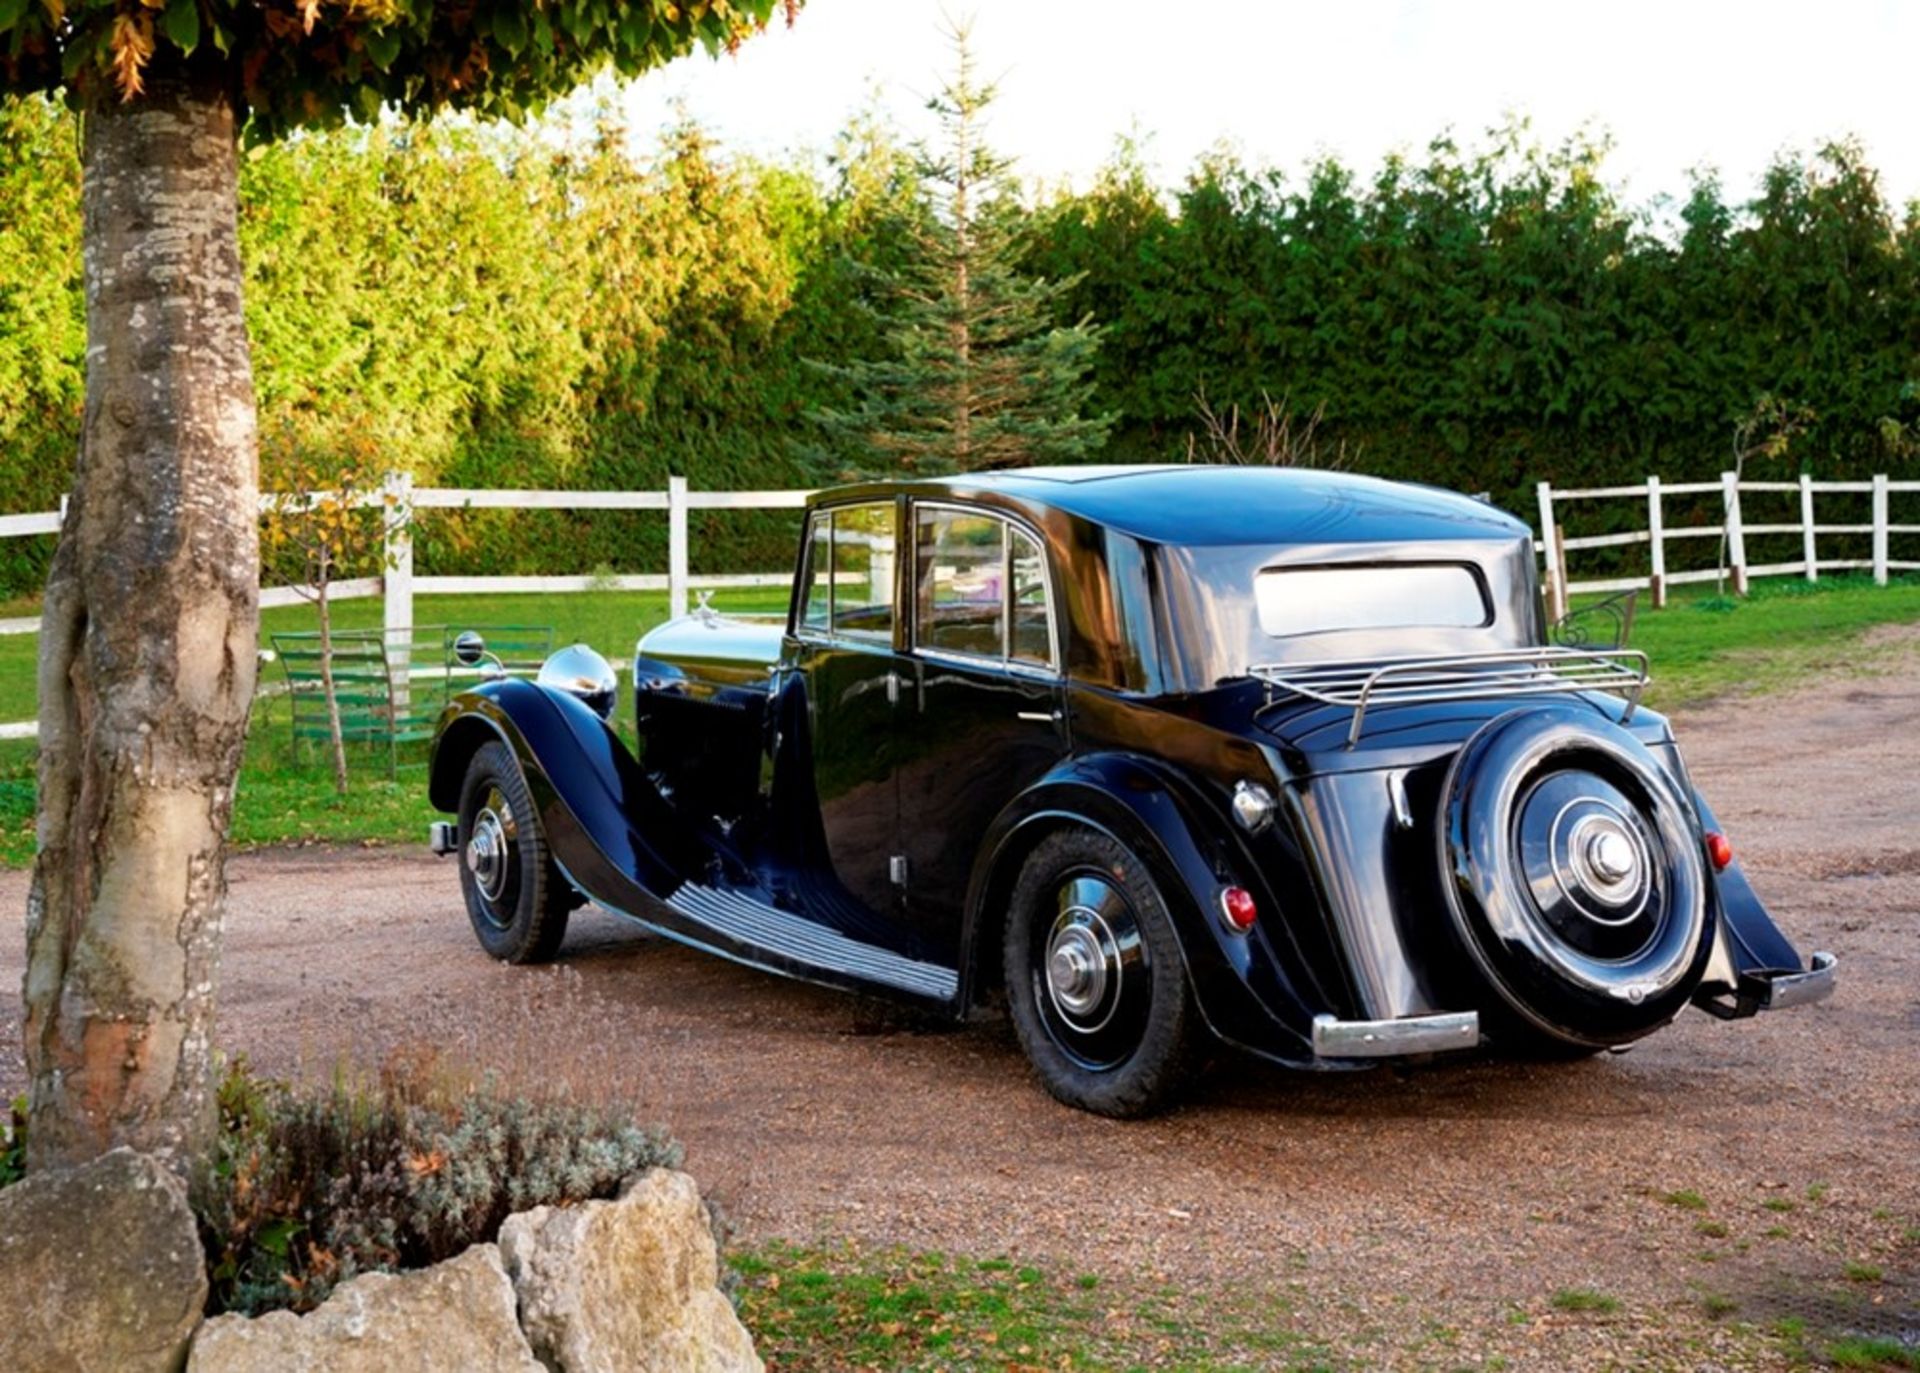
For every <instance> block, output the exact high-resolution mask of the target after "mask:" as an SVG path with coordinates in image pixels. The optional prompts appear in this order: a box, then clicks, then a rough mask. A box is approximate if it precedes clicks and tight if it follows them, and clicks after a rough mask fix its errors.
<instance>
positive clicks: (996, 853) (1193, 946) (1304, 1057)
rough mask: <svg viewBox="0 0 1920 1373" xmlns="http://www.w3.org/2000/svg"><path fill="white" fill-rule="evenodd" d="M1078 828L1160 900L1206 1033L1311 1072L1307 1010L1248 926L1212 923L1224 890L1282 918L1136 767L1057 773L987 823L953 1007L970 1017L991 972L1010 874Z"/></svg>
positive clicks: (1207, 826) (1170, 783)
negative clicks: (1087, 830) (1047, 843)
mask: <svg viewBox="0 0 1920 1373" xmlns="http://www.w3.org/2000/svg"><path fill="white" fill-rule="evenodd" d="M1068 824H1078V825H1085V826H1089V827H1091V828H1093V829H1096V830H1100V831H1103V832H1105V833H1107V834H1110V835H1112V836H1113V837H1114V838H1116V839H1118V840H1120V841H1121V842H1122V843H1124V844H1126V845H1127V846H1128V847H1129V848H1131V849H1132V850H1133V851H1134V852H1135V853H1137V854H1139V856H1140V858H1141V861H1142V862H1144V863H1146V865H1147V867H1148V869H1149V871H1150V872H1151V873H1152V874H1153V877H1154V881H1155V884H1156V885H1157V886H1158V887H1159V889H1160V891H1161V893H1162V894H1163V895H1164V896H1165V897H1166V900H1167V907H1168V910H1169V912H1170V913H1171V915H1172V917H1173V923H1174V929H1175V932H1176V934H1177V935H1178V937H1179V941H1180V948H1181V955H1182V957H1183V958H1184V959H1185V960H1186V965H1187V974H1188V980H1189V982H1190V984H1191V985H1192V987H1193V991H1194V997H1195V1000H1196V1002H1197V1003H1198V1005H1199V1009H1200V1013H1201V1015H1202V1017H1203V1018H1204V1019H1205V1020H1206V1022H1207V1025H1208V1026H1209V1028H1211V1029H1212V1030H1213V1032H1214V1033H1215V1034H1216V1035H1218V1036H1219V1037H1220V1038H1221V1039H1223V1040H1226V1041H1228V1042H1229V1043H1233V1044H1237V1045H1240V1046H1242V1047H1244V1048H1248V1049H1251V1050H1253V1051H1255V1052H1256V1053H1260V1054H1262V1055H1264V1056H1266V1057H1269V1058H1274V1059H1278V1060H1280V1061H1282V1062H1286V1063H1292V1064H1310V1063H1312V1062H1313V1061H1314V1053H1313V1048H1312V1033H1313V1013H1314V1007H1313V1006H1312V1005H1311V1004H1310V1000H1309V998H1307V997H1303V996H1302V995H1301V993H1300V990H1299V987H1298V984H1297V980H1296V978H1294V977H1292V976H1289V973H1288V971H1287V969H1286V966H1285V963H1284V960H1283V959H1282V958H1281V957H1280V956H1279V955H1278V953H1277V952H1276V940H1275V939H1274V938H1273V937H1272V936H1271V935H1270V933H1269V931H1267V930H1266V929H1265V928H1263V927H1261V926H1256V927H1255V928H1254V930H1253V931H1252V932H1251V933H1249V934H1245V935H1242V934H1237V933H1235V932H1233V931H1232V930H1230V929H1229V928H1228V927H1227V926H1226V924H1225V922H1224V921H1223V920H1222V919H1221V918H1220V914H1219V912H1220V894H1221V891H1222V890H1223V889H1224V888H1225V887H1228V886H1234V885H1238V886H1243V887H1246V888H1247V889H1248V890H1250V891H1252V892H1253V893H1254V895H1255V898H1256V900H1258V901H1259V903H1260V909H1261V910H1262V912H1265V913H1269V915H1277V914H1278V913H1279V912H1280V911H1281V910H1282V909H1283V907H1282V906H1281V904H1280V903H1279V902H1278V900H1277V899H1276V897H1275V894H1274V892H1273V890H1272V888H1271V885H1270V884H1269V883H1268V882H1267V880H1266V877H1265V875H1264V874H1263V873H1262V872H1260V871H1259V870H1258V867H1257V865H1255V864H1253V863H1251V862H1249V861H1248V860H1247V859H1246V857H1245V855H1244V853H1242V852H1240V851H1239V848H1238V845H1237V844H1235V843H1233V842H1231V840H1230V839H1229V838H1227V837H1226V836H1222V835H1221V834H1220V828H1221V827H1220V825H1219V822H1217V821H1214V822H1212V823H1209V819H1208V812H1207V810H1206V808H1205V806H1204V804H1203V803H1202V802H1201V801H1200V799H1199V798H1198V796H1196V795H1195V794H1193V792H1192V789H1191V788H1190V787H1189V786H1188V785H1187V784H1185V783H1184V782H1183V781H1182V779H1181V778H1180V777H1179V776H1178V774H1176V773H1174V772H1173V771H1171V770H1170V769H1168V768H1166V767H1165V766H1164V765H1163V764H1159V763H1156V762H1153V761H1151V760H1149V759H1145V758H1141V757H1139V756H1137V755H1132V754H1122V753H1105V754H1092V755H1082V756H1079V757H1074V758H1069V759H1066V760H1064V761H1063V762H1061V763H1060V764H1059V765H1058V766H1056V767H1055V768H1054V769H1053V770H1052V771H1050V772H1048V773H1047V774H1046V775H1045V776H1044V777H1042V778H1041V779H1040V780H1039V781H1037V782H1035V783H1034V784H1033V785H1032V786H1031V787H1029V788H1028V789H1027V790H1025V791H1024V792H1022V793H1021V794H1020V795H1019V796H1018V797H1017V798H1015V800H1014V801H1013V802H1011V803H1010V804H1009V805H1008V806H1007V807H1006V809H1004V810H1003V811H1002V812H1001V813H1000V815H999V816H998V817H997V818H996V819H995V820H994V822H993V824H992V825H991V826H990V827H989V828H988V830H987V833H986V836H985V838H984V840H983V842H982V843H981V845H980V848H979V851H978V852H979V856H978V857H977V858H976V860H975V863H974V868H973V873H972V877H971V879H970V880H969V882H968V890H967V903H966V917H965V928H964V931H963V936H962V947H963V949H964V950H965V956H964V960H963V961H964V970H963V975H964V979H965V985H964V986H963V987H962V990H961V996H962V1004H964V1005H977V1004H979V1003H980V1001H981V1000H982V999H983V996H984V994H985V992H986V989H987V987H988V986H989V985H990V984H991V983H992V981H993V980H994V979H993V975H992V974H993V970H995V969H997V968H998V967H999V966H1000V964H999V960H1000V949H1001V940H1002V935H1003V931H1004V919H1005V911H1006V905H1007V901H1008V899H1009V898H1010V896H1011V894H1012V891H1013V887H1014V884H1015V882H1016V881H1017V880H1018V877H1019V872H1020V866H1021V864H1022V863H1023V862H1024V861H1025V859H1026V856H1027V854H1028V853H1030V852H1031V851H1032V849H1033V847H1034V846H1035V845H1036V844H1038V843H1039V841H1040V840H1041V839H1042V838H1043V837H1044V836H1045V835H1046V834H1047V833H1048V832H1049V831H1051V830H1052V829H1055V828H1057V827H1060V826H1063V825H1068Z"/></svg>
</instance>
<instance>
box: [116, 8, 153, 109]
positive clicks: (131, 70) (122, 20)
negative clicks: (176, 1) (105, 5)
mask: <svg viewBox="0 0 1920 1373" xmlns="http://www.w3.org/2000/svg"><path fill="white" fill-rule="evenodd" d="M107 46H108V50H109V51H110V52H111V53H112V54H113V62H112V66H113V83H114V85H115V86H116V87H117V88H118V89H119V91H120V99H121V100H123V101H126V100H132V99H133V98H134V97H135V96H137V95H139V94H140V93H141V92H142V91H144V90H146V88H147V87H146V82H144V81H143V80H141V77H140V73H141V72H142V71H144V70H145V69H146V65H147V63H148V61H149V60H151V58H152V57H153V16H152V15H151V14H149V13H148V12H147V11H145V10H140V11H138V12H136V13H133V14H117V15H115V16H114V19H113V36H112V37H111V38H110V39H109V40H108V45H107Z"/></svg>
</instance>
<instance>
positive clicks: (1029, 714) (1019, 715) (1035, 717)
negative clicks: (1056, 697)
mask: <svg viewBox="0 0 1920 1373" xmlns="http://www.w3.org/2000/svg"><path fill="white" fill-rule="evenodd" d="M1014 718H1015V719H1017V720H1032V721H1035V722H1036V723H1038V724H1043V725H1057V724H1059V723H1060V721H1061V720H1062V719H1063V718H1064V717H1063V716H1062V715H1061V714H1060V712H1059V711H1057V710H1022V711H1017V712H1016V713H1015V715H1014Z"/></svg>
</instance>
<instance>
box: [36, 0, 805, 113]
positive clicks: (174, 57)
mask: <svg viewBox="0 0 1920 1373" xmlns="http://www.w3.org/2000/svg"><path fill="white" fill-rule="evenodd" d="M774 3H775V0H643V2H642V3H639V4H612V3H609V0H538V3H534V4H488V5H464V4H455V5H449V4H435V3H434V2H433V0H136V3H126V2H125V0H0V89H5V90H11V91H16V92H20V91H55V90H62V89H64V90H66V91H67V92H68V93H69V94H71V95H72V96H73V97H74V99H75V100H76V102H78V103H84V102H85V101H86V100H87V99H88V98H90V97H94V96H97V95H99V94H100V93H102V92H111V93H112V94H114V95H116V96H117V97H118V98H120V99H121V100H133V99H136V98H138V97H139V96H140V94H141V93H142V92H143V90H144V89H145V84H146V79H147V73H148V71H149V69H150V68H152V67H154V66H156V65H158V66H161V67H163V68H165V67H181V66H185V67H188V68H190V69H191V68H196V67H197V68H199V69H203V70H220V69H230V70H231V72H232V75H233V77H234V78H235V81H234V89H235V91H236V93H237V96H238V98H239V101H240V103H241V105H242V107H243V108H244V110H245V112H246V114H247V115H248V116H249V119H250V127H251V130H252V132H253V134H254V136H256V137H261V138H274V137H278V136H279V135H281V134H283V133H285V132H286V131H287V130H289V129H294V128H300V127H304V126H313V125H322V126H325V125H337V124H339V123H341V122H342V121H343V120H344V118H345V117H346V116H347V115H348V114H349V113H353V114H357V115H359V116H360V117H361V118H362V119H364V120H368V121H371V120H373V119H375V118H377V117H378V116H379V114H380V111H381V110H382V109H383V108H386V107H393V108H397V109H404V110H408V111H414V112H429V113H430V112H432V111H436V110H443V109H460V110H472V111H474V112H475V113H477V114H482V115H493V116H500V117H504V118H507V119H514V120H517V119H519V118H521V117H522V116H523V115H525V114H527V113H528V112H530V111H534V110H538V109H539V108H540V107H541V106H542V105H544V104H545V103H546V101H547V100H549V99H551V98H552V97H554V96H556V95H559V94H563V93H565V92H566V91H569V90H571V89H573V88H574V87H575V86H578V85H579V84H581V83H582V82H583V81H585V80H586V79H587V78H588V77H591V76H592V75H593V74H594V73H596V72H597V71H600V70H602V69H603V68H605V67H608V66H612V67H613V68H614V69H616V70H617V71H619V72H620V73H622V74H623V75H627V76H634V75H638V74H639V73H640V72H642V71H645V70H647V69H649V68H651V67H654V66H657V65H659V64H660V63H662V62H664V61H667V60H669V59H671V58H674V57H678V56H680V55H682V54H684V53H687V52H690V51H691V50H692V49H693V48H694V47H696V46H704V47H705V48H706V49H707V50H708V51H709V52H717V51H720V50H723V49H731V48H733V47H734V46H736V45H737V44H739V43H740V41H741V40H742V39H744V38H745V37H746V36H747V35H748V34H750V33H751V32H752V31H753V30H755V29H756V28H758V27H760V26H761V25H763V24H764V23H765V22H766V21H767V19H768V17H769V15H770V13H771V12H772V10H773V8H774ZM798 7H799V4H798V0H785V5H784V8H785V9H786V12H787V14H788V17H789V18H791V17H792V15H793V13H794V12H795V11H796V10H797V9H798Z"/></svg>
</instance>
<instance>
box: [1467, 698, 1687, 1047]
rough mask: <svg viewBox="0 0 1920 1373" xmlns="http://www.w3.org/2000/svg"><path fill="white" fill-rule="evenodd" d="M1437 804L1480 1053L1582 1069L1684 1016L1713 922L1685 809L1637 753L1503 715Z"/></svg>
mask: <svg viewBox="0 0 1920 1373" xmlns="http://www.w3.org/2000/svg"><path fill="white" fill-rule="evenodd" d="M1443 795H1444V798H1445V800H1444V809H1443V812H1442V823H1441V826H1440V834H1439V841H1440V842H1439V859H1440V871H1441V876H1442V885H1443V887H1444V888H1445V892H1446V899H1447V907H1448V911H1449V913H1450V915H1451V916H1452V923H1453V925H1454V929H1455V933H1456V934H1457V936H1458V942H1459V945H1460V948H1461V949H1462V951H1463V952H1464V953H1465V954H1466V955H1467V957H1468V960H1469V962H1470V964H1471V965H1472V967H1473V968H1474V969H1475V970H1476V971H1477V973H1478V975H1479V977H1480V979H1481V981H1482V983H1483V985H1484V986H1485V987H1486V988H1487V989H1488V990H1489V991H1491V993H1492V996H1491V997H1490V998H1486V999H1485V1000H1484V1001H1483V1003H1482V1006H1481V1011H1482V1023H1483V1024H1485V1025H1486V1027H1487V1029H1488V1032H1489V1034H1490V1035H1491V1037H1493V1038H1494V1039H1495V1040H1496V1041H1498V1042H1500V1043H1502V1044H1504V1045H1506V1046H1507V1047H1508V1048H1509V1049H1512V1050H1514V1051H1515V1052H1518V1053H1521V1054H1524V1055H1527V1056H1530V1057H1535V1058H1540V1057H1556V1058H1563V1059H1564V1058H1569V1057H1572V1058H1579V1057H1586V1056H1588V1055H1589V1054H1591V1053H1593V1052H1595V1051H1597V1050H1600V1049H1607V1048H1614V1047H1618V1046H1621V1045H1625V1044H1629V1043H1632V1042H1633V1041H1634V1040H1636V1039H1639V1038H1640V1037H1642V1036H1643V1035H1646V1034H1649V1033H1651V1032H1652V1031H1653V1030H1655V1029H1657V1028H1658V1027H1660V1026H1661V1025H1664V1024H1666V1023H1667V1022H1668V1021H1670V1020H1672V1019H1673V1017H1674V1016H1675V1015H1677V1014H1678V1013H1679V1012H1680V1010H1681V1009H1682V1008H1684V1007H1685V1006H1686V1005H1687V1003H1688V1002H1689V1001H1690V1000H1691V999H1692V996H1693V993H1694V990H1695V989H1696V988H1697V987H1698V986H1699V984H1700V979H1701V977H1702V975H1703V973H1704V971H1705V968H1706V964H1707V960H1708V959H1709V957H1710V956H1711V955H1712V952H1713V936H1714V920H1715V907H1714V905H1713V904H1712V902H1711V900H1710V884H1709V880H1708V877H1707V873H1706V869H1705V867H1704V861H1705V860H1704V855H1703V853H1702V848H1701V841H1700V837H1699V831H1698V826H1697V822H1696V821H1695V819H1694V815H1693V810H1692V807H1691V805H1690V804H1689V803H1688V801H1687V800H1686V798H1685V796H1684V795H1683V794H1682V793H1681V791H1680V789H1679V787H1678V786H1677V785H1676V784H1675V783H1674V781H1673V779H1672V777H1671V776H1670V775H1669V774H1668V773H1667V772H1666V770H1665V769H1664V768H1662V767H1661V765H1660V764H1659V762H1658V761H1657V760H1656V759H1655V758H1654V757H1653V756H1652V755H1651V754H1650V753H1649V752H1648V750H1647V748H1646V746H1645V745H1644V744H1642V743H1641V742H1640V741H1639V740H1638V739H1636V738H1635V737H1634V736H1633V735H1631V734H1629V733H1628V732H1627V731H1626V730H1625V729H1622V728H1621V727H1620V726H1618V725H1615V724H1612V723H1611V722H1608V721H1606V720H1602V719H1600V718H1598V717H1596V716H1595V715H1594V714H1593V713H1592V712H1589V711H1584V710H1579V709H1576V708H1571V707H1565V706H1548V707H1533V708H1529V709H1523V710H1515V711H1511V712H1509V713H1507V714H1505V715H1502V716H1500V717H1498V718H1497V719H1494V720H1493V721H1491V722H1489V723H1488V724H1487V725H1485V726H1484V727H1483V728H1482V729H1481V730H1480V731H1479V733H1477V734H1475V735H1474V736H1473V738H1472V739H1470V740H1469V741H1468V742H1467V745H1466V747H1465V748H1463V749H1462V750H1461V751H1460V753H1459V755H1458V756H1457V757H1456V758H1455V759H1454V761H1453V764H1452V766H1451V769H1450V771H1449V773H1448V776H1447V780H1446V784H1445V788H1444V792H1443ZM1596 854H1597V855H1599V856H1598V857H1595V855H1596Z"/></svg>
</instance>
